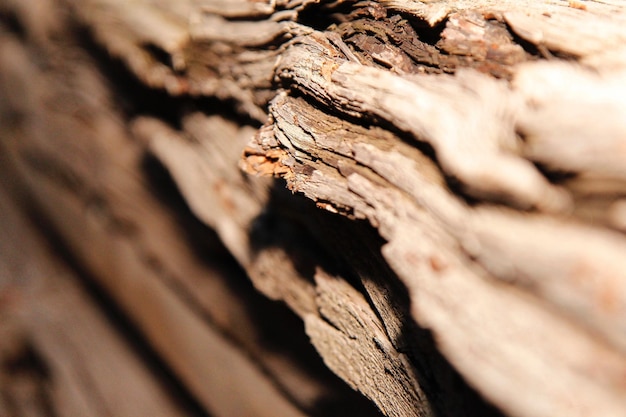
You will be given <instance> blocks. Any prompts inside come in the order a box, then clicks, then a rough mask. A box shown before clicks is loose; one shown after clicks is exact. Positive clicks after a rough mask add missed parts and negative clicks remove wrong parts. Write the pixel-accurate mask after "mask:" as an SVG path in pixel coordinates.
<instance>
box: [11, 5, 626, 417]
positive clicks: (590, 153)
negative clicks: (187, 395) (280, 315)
mask: <svg viewBox="0 0 626 417" xmlns="http://www.w3.org/2000/svg"><path fill="white" fill-rule="evenodd" d="M23 4H26V3H23V2H22V3H21V2H17V1H8V0H5V1H4V2H2V10H4V13H5V14H6V16H9V19H5V20H8V21H13V22H14V23H15V22H17V24H18V26H20V25H21V27H22V32H24V33H23V34H22V38H21V39H18V38H17V37H16V36H15V35H13V34H5V35H3V38H2V53H3V56H4V57H5V59H3V60H2V62H3V64H2V66H1V68H0V75H1V76H2V77H3V79H2V82H1V83H0V88H2V89H3V90H2V93H1V94H2V96H3V97H4V98H5V104H4V105H3V108H2V111H3V113H4V114H6V115H9V116H5V118H6V120H7V121H9V122H10V123H11V129H9V130H8V131H7V132H8V133H4V134H3V139H2V141H1V146H2V149H3V150H5V151H6V152H7V154H8V155H11V159H12V160H13V161H14V163H12V164H7V168H5V170H6V171H7V172H12V173H13V175H15V176H16V177H18V178H20V181H23V182H24V185H25V186H26V188H27V189H28V190H30V192H27V194H32V198H33V199H34V200H35V201H36V205H37V206H39V209H40V210H42V211H43V212H45V213H47V214H46V215H47V216H48V218H49V219H50V221H51V222H52V224H54V226H55V228H56V229H57V230H58V233H59V234H60V235H61V237H62V238H63V239H64V240H66V241H67V243H68V244H69V245H70V247H71V249H72V252H74V253H75V254H76V256H77V257H78V258H80V259H81V260H82V261H83V262H84V263H85V264H87V265H88V267H89V269H90V270H92V271H94V275H96V276H97V279H98V280H99V282H100V283H101V284H102V285H103V287H105V288H106V289H107V290H108V292H110V293H111V294H112V296H113V298H114V299H115V300H116V301H117V302H118V303H120V304H121V305H122V306H123V307H124V309H125V310H126V311H127V312H128V314H129V315H130V316H131V317H133V319H134V320H136V321H137V322H138V323H139V327H140V328H141V329H142V330H143V331H144V332H145V333H146V335H147V337H148V339H149V340H150V341H151V343H153V344H154V345H155V346H156V348H157V350H158V351H159V352H160V353H161V354H162V355H163V356H164V357H165V358H166V360H167V361H168V362H169V363H170V364H171V366H172V367H173V368H174V369H175V371H176V372H178V373H179V375H181V378H182V379H183V381H184V382H185V383H186V384H187V385H189V387H190V389H191V390H192V392H194V393H195V395H197V396H198V397H199V398H200V399H201V401H203V403H204V404H205V405H206V406H207V408H209V409H211V410H213V411H216V413H217V414H220V415H232V412H235V411H237V413H241V412H242V411H241V410H234V409H233V408H230V407H232V406H235V405H236V406H239V405H241V404H235V405H233V404H228V402H227V401H226V402H222V401H220V400H219V398H223V397H222V396H220V395H218V394H217V393H218V392H219V389H218V384H217V381H215V379H212V378H214V377H213V376H212V375H210V372H209V371H208V370H206V371H202V370H201V367H200V366H199V365H198V364H199V363H200V362H202V355H201V354H198V352H199V351H198V350H196V349H199V348H197V347H196V346H197V345H196V343H200V344H201V345H202V346H203V349H208V348H209V346H212V348H213V349H215V351H216V352H223V353H224V355H227V354H229V355H233V354H234V353H233V352H235V351H237V349H241V350H242V351H243V352H247V354H249V355H251V357H253V358H254V359H255V360H256V361H258V362H259V364H260V367H259V368H255V366H254V364H252V363H250V361H249V360H248V359H247V358H246V357H245V354H240V355H239V359H237V361H239V362H241V364H242V367H243V368H245V369H246V371H245V372H248V373H249V376H250V378H259V381H260V382H259V383H260V384H261V386H265V387H267V390H268V391H267V392H266V394H265V395H263V396H258V397H257V396H253V393H252V392H251V391H249V386H248V385H246V384H243V385H239V386H238V385H237V379H236V378H235V376H233V378H232V379H231V380H230V382H229V384H230V385H232V386H238V388H239V389H240V395H242V396H246V397H247V396H250V398H257V399H258V402H255V401H252V400H251V404H253V405H251V408H250V410H254V412H255V413H257V415H258V413H259V412H260V411H259V410H264V412H269V411H268V410H267V409H265V407H266V406H267V404H269V403H271V404H272V405H274V406H275V407H279V406H280V404H283V405H282V406H283V407H285V408H283V411H282V412H279V411H277V409H276V408H274V409H272V410H271V412H270V413H269V414H273V415H275V414H281V413H286V414H289V413H292V414H293V415H300V414H302V413H305V414H307V413H308V414H315V412H316V409H315V404H316V403H319V402H320V401H322V400H321V399H322V398H327V397H328V396H329V395H330V394H328V392H327V391H328V390H326V389H325V386H324V382H322V381H325V379H324V378H326V377H322V376H320V374H317V372H321V371H312V370H310V369H307V368H306V367H305V366H303V365H302V364H300V365H298V363H299V361H298V355H299V354H300V353H298V354H295V355H292V356H289V355H287V356H285V357H288V358H289V359H288V363H290V364H291V363H293V366H291V365H290V367H291V368H292V369H293V371H292V372H288V373H283V372H284V370H285V368H286V367H285V363H284V362H283V361H282V358H283V356H281V355H276V354H272V353H271V352H270V351H268V350H264V349H259V348H256V347H255V337H250V336H249V335H250V334H255V331H256V330H255V329H257V328H258V326H259V324H258V322H255V321H254V320H252V319H251V318H250V316H249V314H250V313H249V312H245V311H242V310H241V308H240V307H237V306H241V305H245V304H247V303H249V302H250V301H249V298H245V297H241V295H240V294H241V291H243V290H242V289H241V288H239V287H238V288H236V289H234V290H233V289H230V288H228V287H227V286H226V285H225V284H223V283H224V282H227V281H228V279H229V278H228V277H229V276H230V274H233V273H235V272H233V271H232V270H225V269H224V268H221V269H220V268H216V267H214V265H215V261H214V260H212V261H210V262H209V265H208V266H206V265H205V266H199V265H198V259H197V258H196V257H194V255H193V253H192V252H193V245H198V243H197V242H196V241H192V240H190V238H189V236H183V235H181V229H180V228H179V227H178V226H177V224H176V222H175V221H173V220H172V217H173V216H174V214H173V213H175V210H171V209H165V208H164V205H165V203H164V201H163V200H159V199H157V198H155V197H154V195H153V189H154V188H156V189H160V188H164V186H163V185H162V184H156V186H155V184H154V182H150V181H148V180H147V179H146V177H145V176H143V175H144V171H143V170H145V165H142V161H144V158H145V157H146V155H150V157H151V158H154V159H155V160H157V161H159V163H160V164H162V166H163V167H164V168H165V169H167V171H168V172H169V174H170V175H171V180H173V182H174V183H175V184H176V187H177V188H178V190H179V191H180V193H181V195H182V198H183V200H184V201H185V203H186V204H187V205H188V207H189V209H190V210H191V212H192V214H193V216H195V217H196V218H197V219H199V220H200V222H201V223H203V224H204V225H206V226H209V227H210V228H211V229H213V230H215V232H216V234H217V236H218V237H219V239H220V241H221V242H222V243H223V244H224V246H225V248H226V249H227V251H228V252H229V253H230V254H231V255H232V256H233V257H234V260H235V261H236V262H237V263H238V265H239V266H240V267H241V268H242V269H243V270H244V271H245V274H246V275H247V276H248V277H249V278H250V279H251V281H252V282H253V283H254V286H255V287H256V289H258V290H259V291H260V292H261V293H263V294H264V295H265V296H267V297H269V298H271V299H274V300H281V301H283V302H284V303H285V304H286V305H287V306H288V307H289V308H290V309H291V310H293V311H294V312H295V313H296V314H297V315H298V316H299V317H300V318H301V319H302V320H303V322H304V331H305V332H306V335H307V336H308V338H309V339H310V342H311V343H312V345H313V346H315V348H316V349H317V351H318V352H319V354H320V355H321V356H322V358H323V359H324V362H325V363H326V365H327V366H328V367H329V368H330V369H331V370H332V371H334V372H335V373H336V374H337V375H339V376H340V377H341V378H342V379H343V380H344V381H346V382H347V383H348V384H349V385H350V386H352V387H353V388H354V389H356V390H358V391H360V392H361V393H363V394H364V395H365V396H366V397H367V398H369V399H370V400H371V401H372V402H373V403H374V404H375V405H376V406H377V407H378V408H379V409H380V410H381V411H382V412H383V413H384V414H386V415H390V416H413V415H424V416H425V415H465V414H467V415H472V414H475V415H486V414H487V413H496V412H495V411H493V410H491V409H490V408H489V406H487V405H486V404H484V403H482V402H481V401H478V400H477V399H476V398H475V397H474V396H473V394H472V392H471V390H470V389H469V388H467V387H466V386H464V385H463V384H462V383H460V380H459V379H457V376H456V375H455V373H454V372H453V371H452V370H451V369H450V368H449V367H448V364H447V363H446V360H447V361H449V363H450V364H451V365H452V366H453V367H454V369H455V370H456V371H458V372H459V373H460V374H461V376H462V377H463V379H464V380H465V381H467V382H468V383H469V385H470V386H472V387H473V388H475V389H476V390H477V391H478V392H479V393H480V395H482V396H483V397H484V398H485V399H486V400H488V401H489V402H491V403H493V404H495V405H496V407H497V408H498V409H499V410H500V412H502V413H504V414H506V415H511V416H554V415H572V416H576V415H580V416H584V415H603V416H605V415H606V416H620V415H623V414H624V412H625V410H626V400H625V398H626V392H625V391H626V388H625V386H624V380H623V378H624V377H623V376H624V375H625V374H626V323H625V322H624V317H625V313H626V284H625V283H626V276H624V274H626V272H625V271H626V263H625V261H624V260H623V255H622V254H623V253H624V251H625V250H626V239H625V238H624V235H623V232H624V231H625V230H626V215H625V214H624V213H625V212H626V210H625V209H624V205H625V203H624V195H625V193H626V188H625V184H626V182H625V181H624V179H625V177H626V170H625V168H624V164H623V161H624V149H626V148H625V147H624V143H623V142H624V138H625V137H626V125H625V124H624V120H626V102H625V101H624V100H625V99H624V97H625V96H626V94H624V93H626V92H625V91H623V90H624V88H625V87H624V85H626V84H625V81H626V80H625V77H626V60H625V59H624V56H626V55H625V54H624V51H625V49H624V47H623V44H624V40H625V38H626V30H625V29H624V23H625V20H626V6H625V5H624V4H623V3H622V2H619V1H613V2H609V1H602V2H600V1H567V2H566V1H560V2H552V3H549V4H548V3H546V2H539V1H503V2H497V3H494V2H491V1H475V0H474V1H469V0H467V1H455V2H449V1H428V2H426V1H407V0H404V1H403V0H379V1H363V2H353V1H347V0H339V1H333V2H317V1H310V0H293V1H287V0H277V1H271V2H259V1H252V0H250V1H248V0H236V1H235V0H233V1H223V0H196V1H192V0H188V1H178V2H174V1H166V0H159V1H155V0H151V1H149V0H136V1H114V0H81V1H75V0H47V1H45V2H42V4H45V7H46V8H47V10H50V11H51V12H50V13H49V14H47V15H46V17H42V18H41V21H39V19H38V17H41V16H39V15H37V12H35V11H34V9H36V8H29V7H27V6H26V7H25V6H23ZM60 10H64V13H65V14H55V13H60V12H59V11H60ZM9 28H10V25H7V29H6V30H8V29H9ZM78 28H80V30H84V31H85V32H86V33H87V34H88V36H89V40H87V41H85V42H84V43H83V44H80V43H77V42H76V41H75V40H74V41H72V39H73V38H74V39H75V37H77V36H78V34H84V32H81V31H80V30H79V29H78ZM58 39H63V41H62V42H61V41H59V40H58ZM100 48H102V49H100ZM103 51H106V53H103ZM38 53H41V55H40V56H39V58H38V59H39V60H40V61H43V62H45V63H46V65H48V66H49V67H51V69H52V70H50V68H46V69H45V70H44V69H43V68H38V67H37V65H36V64H34V63H35V62H37V61H36V60H35V59H34V56H35V55H37V54H38ZM107 54H108V55H110V56H108V55H107ZM111 57H112V58H111ZM115 60H119V61H115ZM69 62H72V64H71V65H70V64H69ZM116 64H117V65H120V66H121V67H122V69H121V70H119V69H114V68H115V65H116ZM126 71H129V72H130V74H128V73H126ZM120 72H121V74H120ZM68 73H69V74H71V75H68ZM102 79H105V80H107V81H106V82H102ZM107 83H108V84H107ZM115 83H117V85H118V86H119V87H114V85H115ZM124 83H125V84H124ZM126 87H132V88H134V90H132V91H134V92H135V93H134V95H133V94H129V93H128V92H126V91H125V88H126ZM107 89H111V90H113V91H115V93H114V94H110V93H109V92H107ZM80 91H85V92H88V94H87V96H82V95H81V94H80V93H79V92H80ZM157 92H158V96H156V97H157V98H158V100H159V103H158V104H155V103H145V102H142V101H141V99H140V98H139V97H138V96H139V95H141V94H143V93H150V94H156V93H157ZM66 97H71V99H72V100H67V98H66ZM153 97H154V96H153ZM149 100H150V99H149ZM50 102H55V103H60V104H62V105H61V106H60V107H59V108H54V107H51V106H50V105H49V103H50ZM121 102H126V103H130V109H124V111H119V110H118V109H117V105H118V104H119V103H121ZM127 105H128V104H127ZM79 109H80V110H79ZM92 112H93V113H92ZM94 114H96V116H94ZM17 116H19V117H17ZM85 125H86V126H87V127H86V126H85ZM70 134H71V135H75V136H74V137H73V138H70ZM78 137H80V138H82V140H77V139H76V138H78ZM242 153H243V158H241V155H242ZM76 155H81V158H79V159H77V158H76ZM238 165H239V166H238ZM243 172H245V173H247V174H248V175H245V174H244V173H243ZM256 175H258V176H259V177H257V176H256ZM272 176H273V177H281V178H282V181H284V184H286V186H287V188H289V189H290V190H291V191H292V192H296V193H299V194H303V195H304V196H306V197H307V198H308V199H309V200H312V201H313V202H314V203H315V206H314V205H313V204H307V203H306V202H304V201H302V200H301V198H300V196H290V195H288V194H285V193H283V192H281V190H280V188H281V187H282V186H283V183H282V182H280V181H275V180H272V179H270V178H262V177H272ZM314 207H317V209H315V208H314ZM320 209H321V210H320ZM181 211H184V209H179V211H178V213H179V214H178V216H182V217H183V218H186V219H190V218H191V215H190V214H189V213H186V212H185V214H184V215H181V214H180V212H181ZM68 212H71V213H73V215H72V216H71V217H68V216H67V213H68ZM328 212H330V213H333V214H340V215H342V216H344V217H345V218H346V219H350V220H337V219H335V218H334V217H332V215H331V214H329V213H328ZM368 224H369V225H370V226H371V227H373V228H374V229H375V230H376V233H372V231H371V230H370V229H369V226H368ZM196 225H197V226H199V224H198V223H197V224H196ZM77 227H79V228H80V229H77ZM377 234H380V237H382V239H384V242H381V241H380V240H379V237H378V236H377ZM355 237H358V238H357V239H355ZM93 242H97V243H93ZM96 244H97V245H100V246H99V247H100V249H99V250H98V251H95V252H94V251H93V246H94V245H96ZM213 249H214V250H221V249H216V246H214V248H213ZM109 253H112V255H105V254H109ZM236 273H237V274H240V275H243V273H242V272H241V271H238V272H236ZM205 274H211V275H215V276H223V278H220V279H218V280H216V282H215V283H212V284H207V283H206V282H205V280H203V279H202V277H203V276H204V275H205ZM131 277H132V278H131ZM138 277H141V278H138ZM137 288H143V290H140V291H137ZM138 292H145V294H146V297H147V301H145V302H140V301H139V299H138V296H137V293H138ZM183 294H184V295H183ZM222 299H227V300H228V301H227V302H224V301H223V300H222ZM224 305H229V306H231V307H230V308H231V309H230V310H228V311H229V313H228V314H227V315H228V317H224V315H222V314H221V313H220V310H221V308H222V306H224ZM191 306H195V307H191ZM214 306H220V307H219V308H215V307H214ZM196 308H197V309H199V310H200V311H202V314H206V316H207V317H209V319H208V323H207V322H206V321H202V320H199V319H198V316H197V314H196V313H194V311H195V309H196ZM257 311H261V310H257ZM157 313H158V314H157ZM157 316H158V317H160V319H159V322H160V321H163V322H164V323H170V325H169V326H168V329H169V331H170V332H172V334H175V335H176V336H175V337H176V338H177V340H178V341H179V342H180V341H184V342H180V343H182V345H174V344H172V343H171V342H170V339H169V338H167V337H164V336H163V335H162V333H160V332H159V329H158V327H160V326H162V324H159V325H158V326H157V325H156V324H155V319H154V317H157ZM234 322H237V323H239V325H241V326H243V328H244V329H245V330H241V331H236V330H234V328H235V327H236V326H234V325H233V323H234ZM184 325H188V326H190V329H191V328H192V329H193V332H191V331H190V332H188V333H185V331H184ZM207 329H213V330H212V331H215V329H221V330H220V331H221V332H225V333H226V334H227V335H228V336H227V340H226V341H225V342H224V341H223V340H222V339H223V338H217V339H215V340H213V339H211V337H210V336H209V333H210V332H209V331H208V330H207ZM300 332H302V329H300ZM426 332H430V333H431V334H432V337H433V339H434V345H432V344H431V342H429V339H428V338H427V337H425V333H426ZM192 333H194V334H198V335H200V334H203V335H205V336H194V335H193V334H192ZM218 336H219V335H218ZM203 337H204V338H203ZM220 337H221V336H220ZM216 340H221V341H222V342H224V343H227V344H228V343H230V344H228V345H221V344H220V343H222V342H217V341H216ZM220 346H221V347H220ZM434 349H436V350H437V352H436V353H432V352H433V351H434ZM184 352H186V353H184ZM204 352H208V350H205V351H204ZM439 354H441V355H443V358H445V360H444V359H442V357H441V356H438V355H439ZM194 355H196V356H194ZM283 355H284V353H283ZM431 359H432V360H431ZM233 360H234V359H233ZM289 361H293V362H289ZM217 365H218V363H216V365H215V366H217ZM259 369H260V370H262V371H263V372H259ZM242 372H243V371H242ZM268 379H269V381H268ZM211 381H215V384H213V385H212V384H211V383H210V382H211ZM261 381H265V382H261ZM293 381H298V388H293ZM277 387H279V389H277ZM303 387H307V388H306V389H304V388H303ZM457 391H458V392H457ZM341 395H342V396H343V395H348V394H346V392H345V391H342V394H341ZM456 396H458V397H459V398H463V400H459V401H458V402H453V401H451V398H455V397H456ZM331 397H332V396H331ZM346 398H347V397H346ZM268 399H270V400H269V402H264V401H267V400H268ZM355 401H356V400H355ZM216 404H218V405H216ZM254 404H256V405H254ZM468 406H469V408H468ZM317 412H321V411H319V410H318V411H317ZM237 415H240V414H237Z"/></svg>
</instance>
